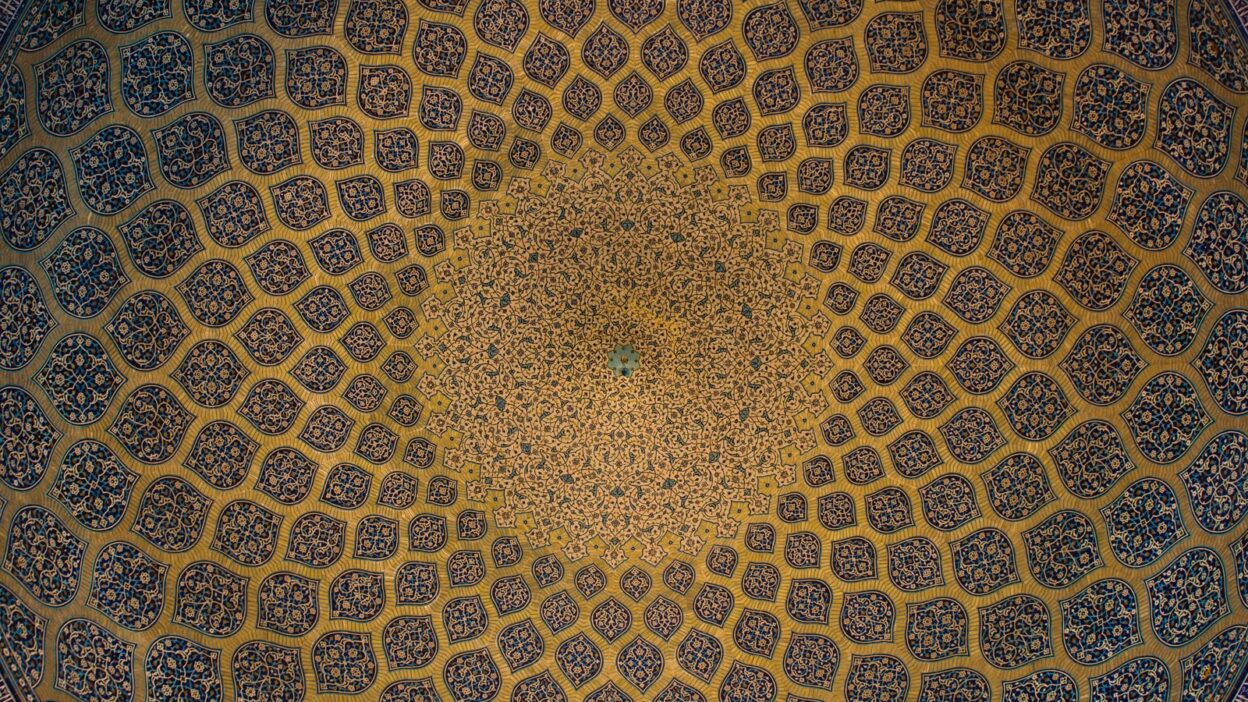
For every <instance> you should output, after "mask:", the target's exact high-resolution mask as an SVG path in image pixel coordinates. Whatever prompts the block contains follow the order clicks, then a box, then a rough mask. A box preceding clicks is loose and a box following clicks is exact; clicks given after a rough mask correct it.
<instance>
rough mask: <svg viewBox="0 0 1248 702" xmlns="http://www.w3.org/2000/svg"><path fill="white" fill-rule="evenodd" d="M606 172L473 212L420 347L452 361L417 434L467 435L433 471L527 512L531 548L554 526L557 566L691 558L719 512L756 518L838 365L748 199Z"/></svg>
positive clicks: (512, 515) (791, 269)
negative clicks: (432, 330) (615, 363)
mask: <svg viewBox="0 0 1248 702" xmlns="http://www.w3.org/2000/svg"><path fill="white" fill-rule="evenodd" d="M621 163H622V166H621V167H620V168H619V169H618V170H616V172H614V173H612V172H609V171H607V170H606V169H604V168H603V167H602V158H601V156H599V155H598V154H595V153H591V154H589V155H588V156H586V157H585V158H584V159H583V161H582V166H583V168H584V170H583V171H582V170H581V169H579V168H578V169H577V173H575V174H574V173H572V172H571V170H570V169H569V168H568V167H565V166H563V165H552V166H551V167H550V168H549V169H548V170H547V171H546V174H545V175H546V178H544V179H542V180H543V182H542V187H541V189H540V191H539V189H538V187H536V185H535V183H533V182H532V181H530V180H529V179H517V180H516V181H515V182H514V183H513V185H512V187H511V189H510V190H509V192H508V193H507V195H508V197H507V200H505V201H504V202H501V203H499V202H491V203H486V204H484V205H483V206H482V208H481V212H480V213H479V217H478V226H477V227H476V228H465V229H464V230H461V232H462V235H463V237H464V238H466V240H465V241H460V240H459V239H457V240H456V246H457V247H461V246H462V247H464V248H465V249H466V251H467V252H468V255H469V256H470V257H471V265H468V266H463V267H456V266H455V264H454V263H453V262H447V263H444V264H442V266H441V267H439V268H438V269H437V271H436V273H437V277H438V279H439V280H440V281H441V282H445V283H449V284H450V285H451V286H452V288H453V290H454V297H453V298H451V299H449V300H446V301H443V300H442V299H439V298H433V299H431V300H430V301H429V302H428V303H427V304H426V306H425V309H424V311H425V313H426V315H427V316H428V317H429V318H430V319H434V320H439V321H441V322H442V323H443V324H444V325H445V332H444V333H441V334H438V335H429V336H427V337H425V338H424V339H423V340H422V342H420V344H419V345H418V348H419V349H420V352H421V354H422V355H423V356H425V357H426V358H430V357H433V356H437V357H438V358H440V359H441V360H442V362H443V363H444V364H445V368H444V369H443V370H442V372H441V373H440V374H439V375H436V376H434V375H429V376H425V379H424V384H423V386H422V387H421V391H422V392H423V393H424V394H426V395H428V396H430V397H433V396H436V395H441V396H443V397H445V398H446V400H447V403H446V410H445V411H444V412H442V413H440V414H436V415H434V416H433V417H431V418H430V426H431V427H432V429H433V431H435V433H438V434H446V433H447V432H452V433H453V435H454V436H455V437H457V438H459V439H460V444H459V446H458V447H457V448H456V449H451V450H449V451H448V453H447V456H446V460H447V462H448V464H450V465H451V466H452V467H455V468H464V467H465V466H466V465H470V466H474V467H477V468H478V469H479V472H478V473H476V479H475V481H473V482H472V483H470V485H469V490H470V491H472V492H473V493H475V494H476V495H477V496H482V495H484V494H486V493H488V492H489V491H499V492H500V493H501V496H502V503H503V504H502V505H501V507H499V508H497V509H496V510H495V515H496V517H497V519H498V520H499V522H500V523H501V524H502V525H504V526H515V525H516V515H517V514H530V515H531V524H532V527H531V529H529V531H528V536H529V539H530V540H531V541H532V542H533V543H534V545H539V546H540V545H545V544H547V543H549V541H550V537H551V534H552V532H555V531H557V530H560V529H562V530H566V539H567V541H566V545H565V547H564V548H565V552H566V553H567V555H568V556H570V557H572V558H579V557H580V556H581V555H584V554H585V553H586V552H587V550H590V549H592V548H594V546H592V545H591V542H592V541H593V540H594V539H600V540H601V541H600V542H599V543H601V544H602V548H603V554H602V555H603V556H604V557H605V558H606V559H607V560H608V561H609V562H619V561H622V560H623V559H624V558H626V552H625V548H626V547H627V546H628V545H629V543H630V540H635V541H633V546H634V547H639V548H640V555H641V556H642V558H644V559H645V560H648V561H651V562H657V561H658V560H660V559H661V558H662V557H663V555H664V554H665V553H666V552H667V550H668V549H667V548H666V546H667V545H668V544H671V543H675V544H676V545H677V546H678V548H679V549H680V550H682V551H685V552H688V553H691V554H696V553H697V552H698V551H699V550H700V549H701V546H702V537H701V536H699V535H698V533H697V532H698V527H699V526H700V523H701V522H703V521H707V522H711V523H713V524H714V525H715V527H716V530H717V532H718V533H720V534H721V535H724V536H729V535H731V534H733V533H735V531H736V527H737V524H736V521H735V520H734V519H733V518H732V516H731V515H730V510H731V509H732V506H733V503H746V504H747V505H749V509H750V511H751V512H754V513H765V512H766V511H767V509H768V507H769V498H768V497H767V496H766V495H765V494H762V493H760V492H759V490H758V486H759V480H760V478H763V477H764V476H775V477H776V478H777V479H778V480H780V481H781V482H789V481H791V480H792V474H793V472H794V468H793V466H792V465H784V464H783V463H782V460H781V459H782V452H783V451H784V449H786V447H791V448H794V449H795V454H794V455H796V454H800V453H803V452H805V451H808V450H810V449H811V448H813V447H814V444H815V437H814V434H813V432H812V431H811V430H810V428H809V424H810V423H809V422H803V420H802V418H803V417H805V418H808V419H809V418H811V417H815V416H818V415H819V414H820V413H821V412H822V411H823V409H824V408H825V407H826V400H825V399H824V396H823V394H822V393H811V392H810V390H811V389H814V388H817V387H819V384H820V379H821V378H822V377H823V376H824V375H826V373H827V372H828V370H829V369H830V368H831V365H832V364H831V361H830V359H829V358H828V357H827V355H826V353H824V352H822V351H817V350H816V349H815V347H813V346H811V344H810V343H809V342H810V339H811V338H812V335H813V337H814V338H816V339H818V338H821V337H822V335H823V334H824V332H826V330H827V328H828V325H829V322H828V320H827V318H826V317H825V316H823V314H821V313H820V312H817V311H816V310H817V309H818V308H819V304H818V302H817V295H818V293H819V283H818V281H816V280H815V279H814V278H812V277H810V276H809V275H808V274H806V273H805V272H804V271H805V270H806V269H805V266H804V265H803V264H802V261H801V256H802V248H801V247H800V246H798V245H796V244H789V245H787V246H774V245H775V244H776V243H777V242H780V241H783V237H782V236H779V232H780V223H779V217H778V215H777V214H776V213H775V212H771V211H762V212H755V211H753V210H750V213H749V214H750V215H752V217H751V216H749V215H747V214H746V210H747V209H748V208H749V204H750V195H749V189H748V188H746V187H744V186H741V187H731V186H729V187H725V186H724V185H723V184H721V183H719V182H718V181H717V178H716V175H715V173H714V172H712V171H711V170H710V169H701V170H700V171H697V172H695V173H693V174H690V173H689V172H688V171H684V172H683V173H682V172H681V169H680V163H679V160H678V159H675V158H669V159H664V160H661V161H660V162H659V163H657V164H655V163H646V162H643V160H642V158H641V156H640V154H637V153H636V152H631V153H629V154H625V155H624V156H623V157H622V158H621ZM682 175H683V176H684V177H683V178H682ZM621 339H626V340H628V341H629V342H630V344H631V346H632V347H633V348H634V350H635V353H637V354H638V355H640V356H643V357H644V358H645V359H646V363H645V365H644V366H641V367H639V368H638V370H637V371H636V373H635V374H632V375H631V376H630V377H628V378H623V377H620V376H619V375H617V374H616V373H614V372H612V370H611V368H610V367H609V366H607V365H605V364H603V363H602V359H603V358H604V357H606V356H608V355H609V354H610V353H611V352H612V351H613V350H614V349H615V348H616V347H617V346H618V344H619V341H620V340H621ZM812 351H814V353H812ZM470 475H471V473H470Z"/></svg>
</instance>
